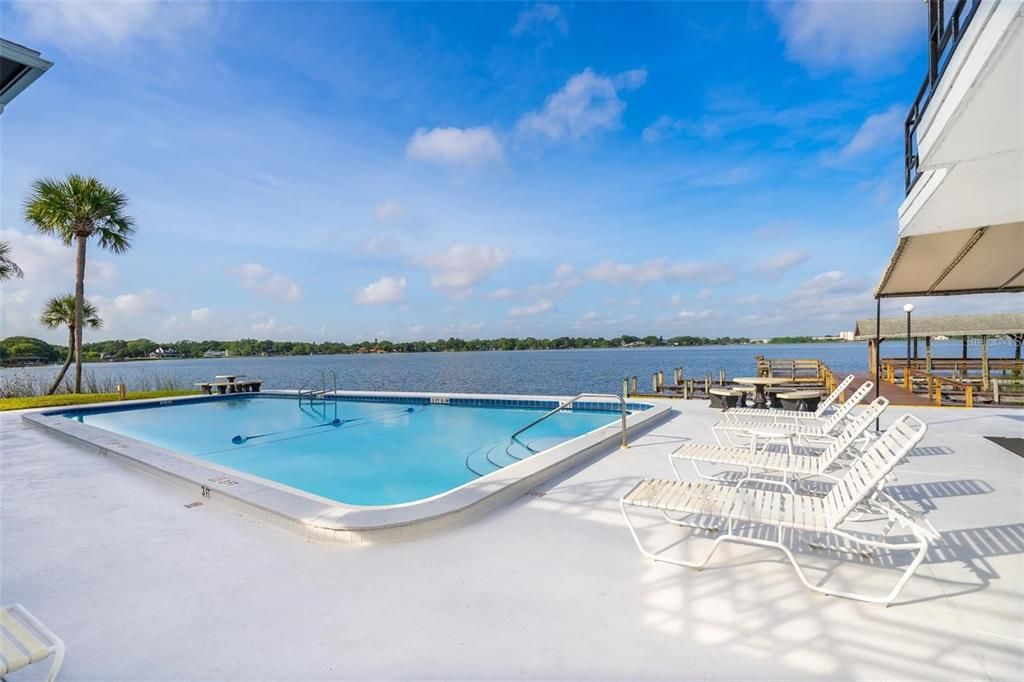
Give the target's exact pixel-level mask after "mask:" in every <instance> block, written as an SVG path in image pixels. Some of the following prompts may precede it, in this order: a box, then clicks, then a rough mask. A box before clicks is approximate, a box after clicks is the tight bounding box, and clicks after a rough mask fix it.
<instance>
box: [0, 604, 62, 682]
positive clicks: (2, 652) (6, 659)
mask: <svg viewBox="0 0 1024 682" xmlns="http://www.w3.org/2000/svg"><path fill="white" fill-rule="evenodd" d="M50 656H53V662H52V663H51V664H50V672H49V673H48V674H47V675H46V682H53V681H54V680H56V679H57V673H58V672H60V666H61V664H62V663H64V642H62V641H61V640H60V638H59V637H57V635H55V634H53V633H52V632H50V630H49V628H47V627H46V626H45V625H43V624H42V623H40V622H39V620H38V619H37V618H36V617H35V616H33V615H32V614H31V613H29V612H28V611H27V610H26V609H25V607H23V606H21V605H20V604H11V605H10V606H5V607H3V609H2V610H0V677H3V676H5V675H8V674H10V673H13V672H16V671H18V670H21V669H22V668H25V667H27V666H30V665H32V664H33V663H38V662H39V661H42V660H44V659H46V658H49V657H50Z"/></svg>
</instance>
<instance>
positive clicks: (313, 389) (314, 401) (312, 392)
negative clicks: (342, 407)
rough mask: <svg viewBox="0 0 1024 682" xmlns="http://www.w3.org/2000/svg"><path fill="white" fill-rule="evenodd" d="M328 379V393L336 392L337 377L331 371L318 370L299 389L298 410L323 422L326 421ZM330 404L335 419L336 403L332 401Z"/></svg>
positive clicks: (336, 414)
mask: <svg viewBox="0 0 1024 682" xmlns="http://www.w3.org/2000/svg"><path fill="white" fill-rule="evenodd" d="M317 379H319V388H317V383H318V382H317ZM328 379H330V386H331V388H330V392H331V393H333V392H336V391H337V390H338V375H337V374H336V373H335V372H334V370H333V369H329V370H326V371H324V370H320V371H319V372H316V373H314V374H312V375H310V377H309V378H308V379H306V381H305V382H303V384H302V386H300V387H299V409H300V410H302V411H303V412H307V411H308V412H310V413H312V414H313V415H314V416H316V417H319V418H321V419H323V420H324V421H326V420H327V395H328V392H329V391H328V383H327V382H328ZM303 401H305V407H303ZM331 404H332V405H333V406H334V416H335V417H337V416H338V401H337V400H332V401H331ZM307 408H308V410H307Z"/></svg>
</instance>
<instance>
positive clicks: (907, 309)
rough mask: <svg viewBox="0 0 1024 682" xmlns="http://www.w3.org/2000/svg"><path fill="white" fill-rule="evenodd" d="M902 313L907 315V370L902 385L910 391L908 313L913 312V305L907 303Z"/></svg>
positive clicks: (911, 384)
mask: <svg viewBox="0 0 1024 682" xmlns="http://www.w3.org/2000/svg"><path fill="white" fill-rule="evenodd" d="M903 312H905V313H906V314H907V370H906V373H905V374H904V376H903V384H904V386H905V387H906V388H907V390H908V391H912V390H914V389H913V386H914V384H913V383H912V382H911V379H910V313H912V312H914V304H913V303H908V304H906V305H905V306H903Z"/></svg>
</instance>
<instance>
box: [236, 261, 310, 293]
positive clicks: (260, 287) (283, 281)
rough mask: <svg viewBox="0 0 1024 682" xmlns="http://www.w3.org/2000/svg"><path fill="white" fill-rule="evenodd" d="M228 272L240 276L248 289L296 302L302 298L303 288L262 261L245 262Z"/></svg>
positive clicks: (243, 284)
mask: <svg viewBox="0 0 1024 682" xmlns="http://www.w3.org/2000/svg"><path fill="white" fill-rule="evenodd" d="M228 274H230V275H232V276H234V277H238V278H239V279H240V280H241V283H242V286H243V287H245V288H246V289H252V290H253V291H258V292H259V293H261V294H265V295H267V296H272V297H274V298H278V299H281V300H282V301H288V302H289V303H294V302H295V301H298V300H299V299H300V298H302V289H300V288H299V285H298V284H296V283H295V281H294V280H293V279H292V278H290V277H288V276H287V275H282V274H280V273H276V272H273V271H271V270H270V268H268V267H266V266H265V265H261V264H260V263H243V264H242V265H240V266H238V267H237V268H232V269H230V270H229V271H228Z"/></svg>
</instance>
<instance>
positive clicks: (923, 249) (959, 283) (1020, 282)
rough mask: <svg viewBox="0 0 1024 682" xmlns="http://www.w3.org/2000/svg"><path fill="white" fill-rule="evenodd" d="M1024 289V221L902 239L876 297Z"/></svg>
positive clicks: (946, 294) (917, 235)
mask: <svg viewBox="0 0 1024 682" xmlns="http://www.w3.org/2000/svg"><path fill="white" fill-rule="evenodd" d="M1015 291H1024V222H1017V223H1006V224H1003V225H992V226H988V227H979V228H971V229H966V230H950V231H940V232H930V233H927V234H914V235H910V236H904V237H901V238H900V240H899V242H898V243H897V245H896V251H895V253H893V255H892V258H890V259H889V265H888V266H887V267H886V269H885V273H884V274H883V275H882V281H881V282H880V283H879V284H878V288H877V289H876V290H875V296H877V297H879V298H891V297H894V296H951V295H955V294H984V293H998V292H1015Z"/></svg>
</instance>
